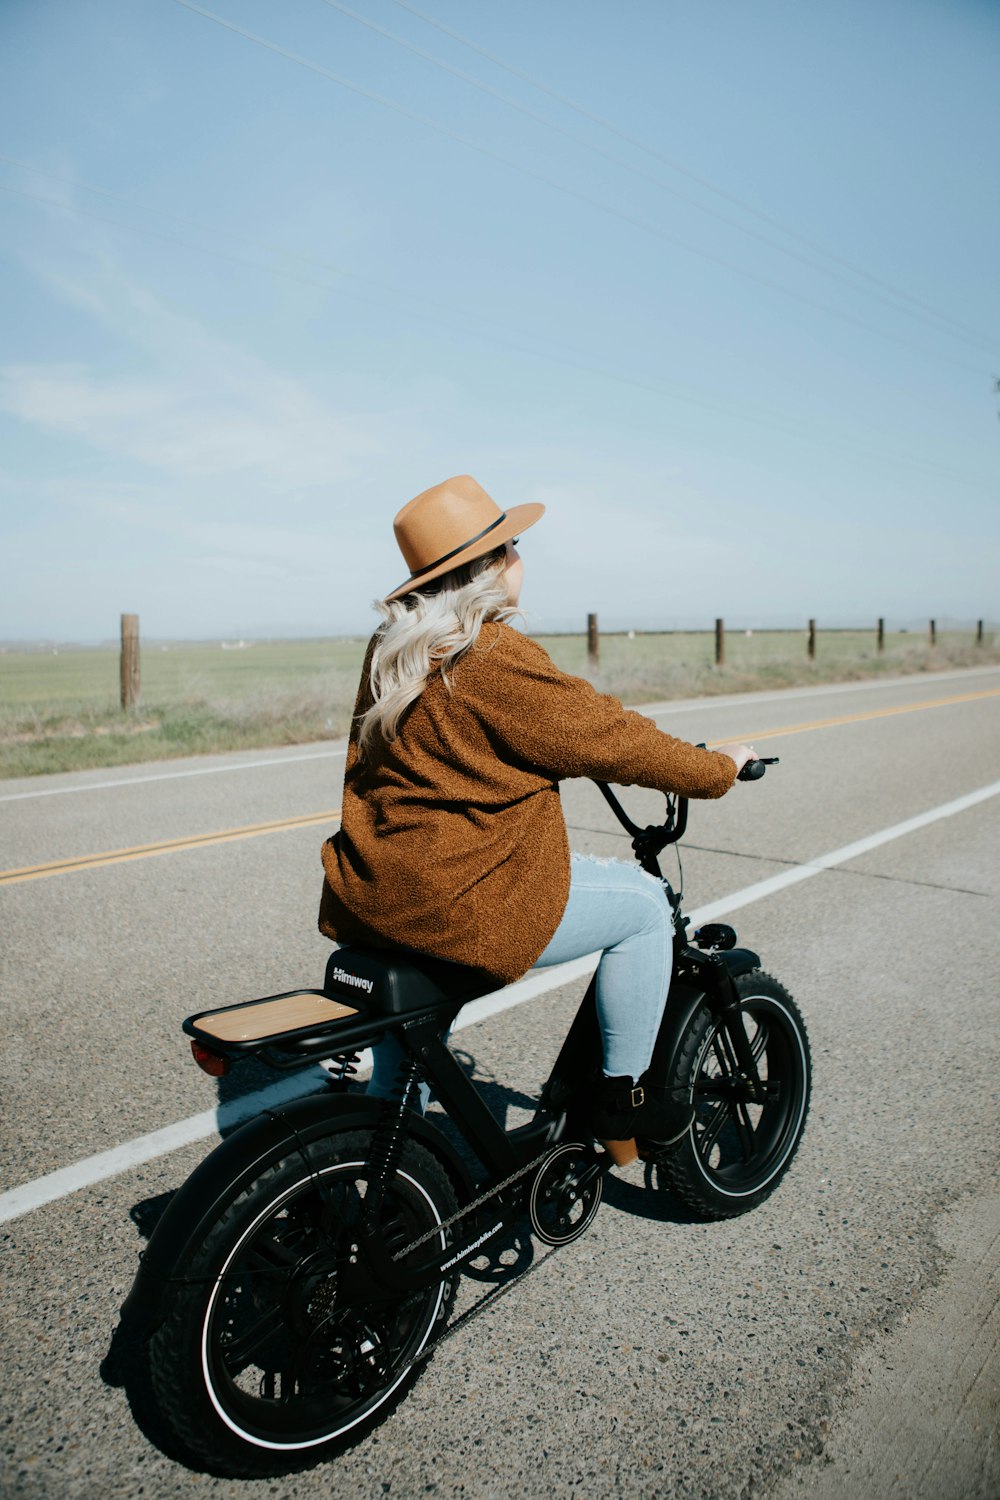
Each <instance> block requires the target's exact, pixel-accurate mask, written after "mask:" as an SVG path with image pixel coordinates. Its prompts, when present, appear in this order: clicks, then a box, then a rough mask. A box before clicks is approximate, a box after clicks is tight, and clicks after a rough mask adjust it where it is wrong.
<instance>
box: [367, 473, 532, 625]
mask: <svg viewBox="0 0 1000 1500" xmlns="http://www.w3.org/2000/svg"><path fill="white" fill-rule="evenodd" d="M544 513H545V506H544V505H536V504H529V505H514V506H511V508H510V510H501V509H500V507H499V505H497V503H496V501H495V500H491V499H490V497H489V495H488V494H487V493H486V491H485V490H484V489H483V487H482V485H481V484H477V483H476V481H475V480H474V479H473V478H472V476H471V474H458V475H456V477H455V478H454V479H446V480H445V481H444V483H443V484H435V485H433V486H432V487H431V488H430V489H429V490H424V492H423V494H420V495H417V497H416V499H414V500H410V501H409V502H408V503H407V504H406V505H404V506H403V509H402V510H401V511H400V512H399V514H398V516H397V517H396V519H395V521H393V523H392V529H393V531H394V532H395V533H396V541H397V542H398V543H399V550H400V552H402V554H403V559H404V561H405V562H406V564H407V566H408V567H409V569H410V576H409V578H408V579H407V580H406V582H405V583H401V584H400V585H399V588H398V589H393V591H392V593H391V594H387V595H386V600H389V599H401V598H402V596H403V595H404V594H409V593H412V591H413V590H414V589H419V588H422V587H423V586H424V584H425V583H430V582H431V580H432V579H434V578H440V577H441V574H442V573H448V572H450V571H451V569H452V568H458V567H461V565H462V563H467V562H471V561H472V559H473V558H474V557H484V556H485V555H486V553H487V552H492V551H493V549H494V547H501V546H502V545H503V543H504V542H509V541H510V540H511V538H512V537H515V536H517V535H518V533H519V532H522V531H526V530H527V529H528V527H529V526H534V524H535V522H536V521H537V520H538V519H539V517H540V516H542V515H543V514H544Z"/></svg>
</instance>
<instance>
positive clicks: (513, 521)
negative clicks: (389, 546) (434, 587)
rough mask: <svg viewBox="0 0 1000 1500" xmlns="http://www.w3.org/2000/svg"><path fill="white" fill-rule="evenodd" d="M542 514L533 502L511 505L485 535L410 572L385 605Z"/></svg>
mask: <svg viewBox="0 0 1000 1500" xmlns="http://www.w3.org/2000/svg"><path fill="white" fill-rule="evenodd" d="M544 514H545V506H544V505H539V504H538V503H537V502H534V501H529V502H528V503H527V504H526V505H512V506H511V507H510V509H509V510H508V511H507V512H506V515H505V517H504V520H503V522H502V524H501V525H500V526H498V527H497V528H496V529H495V530H494V531H491V532H490V534H489V536H487V537H481V538H480V539H479V540H478V541H476V542H471V543H470V544H469V546H468V547H464V548H463V549H462V551H461V552H456V553H455V555H454V556H453V557H449V558H447V559H446V560H445V561H444V562H442V563H439V564H438V565H437V567H434V568H429V569H428V570H427V572H426V573H421V574H420V576H419V577H417V578H415V577H414V576H413V574H412V573H411V575H410V577H409V578H408V579H407V580H406V582H405V583H401V584H400V585H399V588H398V589H393V591H392V593H391V594H386V596H385V602H386V604H388V603H389V601H390V600H391V599H402V598H403V596H404V595H405V594H412V593H414V591H415V590H417V589H422V588H424V586H425V585H426V584H428V583H431V582H433V580H434V579H435V578H440V577H441V576H442V574H444V573H450V572H451V571H452V569H454V568H460V567H461V566H462V564H463V563H467V562H472V561H473V559H474V558H476V557H485V556H486V554H487V553H488V552H493V551H494V550H495V549H496V548H497V547H502V546H503V544H504V543H505V542H509V541H510V540H511V538H512V537H515V536H518V535H520V533H521V532H522V531H527V529H528V527H529V526H534V524H535V522H536V521H540V520H541V518H542V516H543V515H544Z"/></svg>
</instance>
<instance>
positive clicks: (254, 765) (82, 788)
mask: <svg viewBox="0 0 1000 1500" xmlns="http://www.w3.org/2000/svg"><path fill="white" fill-rule="evenodd" d="M346 754H347V745H346V742H345V744H343V745H342V746H341V747H340V749H338V750H319V751H313V752H312V753H311V754H308V755H276V756H274V757H273V759H271V760H246V761H243V762H242V763H241V764H239V765H236V766H198V767H196V768H195V770H193V771H158V772H157V773H156V775H155V776H123V777H121V778H120V779H119V780H116V781H85V782H83V783H82V784H81V785H78V786H77V785H74V786H49V787H40V788H39V789H38V791H37V792H36V791H31V792H9V793H8V794H7V795H6V796H3V797H0V802H26V801H27V800H28V798H30V797H65V796H68V795H69V793H70V792H103V791H106V790H107V788H108V787H116V786H147V785H148V784H149V783H150V782H151V781H180V780H181V779H182V778H183V777H185V776H221V775H224V774H225V772H226V771H256V770H257V769H258V767H260V766H287V765H288V764H289V763H290V762H292V761H296V760H332V759H334V758H335V757H336V756H338V755H346Z"/></svg>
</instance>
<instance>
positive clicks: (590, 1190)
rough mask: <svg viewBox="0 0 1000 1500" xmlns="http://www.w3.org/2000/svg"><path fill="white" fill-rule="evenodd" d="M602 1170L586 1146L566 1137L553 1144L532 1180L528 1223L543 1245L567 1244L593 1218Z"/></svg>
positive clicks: (582, 1230) (601, 1179)
mask: <svg viewBox="0 0 1000 1500" xmlns="http://www.w3.org/2000/svg"><path fill="white" fill-rule="evenodd" d="M603 1190H604V1174H603V1173H602V1172H601V1170H600V1168H599V1167H598V1165H597V1157H596V1155H595V1153H594V1151H593V1150H592V1149H591V1147H589V1146H584V1145H581V1144H580V1143H579V1142H578V1141H567V1142H566V1143H565V1144H564V1145H562V1146H556V1147H555V1149H554V1150H553V1151H552V1152H550V1154H549V1155H548V1156H547V1157H546V1159H545V1161H544V1162H543V1163H542V1165H541V1166H540V1167H539V1169H538V1172H537V1174H536V1175H535V1180H534V1181H533V1183H532V1184H531V1193H530V1195H529V1199H528V1214H529V1217H530V1219H531V1227H532V1229H533V1231H534V1232H535V1234H537V1236H538V1238H539V1239H540V1240H542V1241H544V1243H545V1244H546V1245H568V1244H569V1243H570V1241H571V1240H575V1239H578V1238H579V1236H580V1235H581V1234H583V1233H584V1231H585V1230H587V1229H589V1228H590V1226H591V1224H592V1223H593V1221H594V1215H595V1214H596V1213H597V1210H598V1208H600V1206H601V1194H602V1192H603Z"/></svg>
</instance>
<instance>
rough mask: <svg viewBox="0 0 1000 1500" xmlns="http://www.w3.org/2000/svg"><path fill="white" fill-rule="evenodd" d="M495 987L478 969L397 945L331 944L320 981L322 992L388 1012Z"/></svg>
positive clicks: (456, 1000) (461, 1000)
mask: <svg viewBox="0 0 1000 1500" xmlns="http://www.w3.org/2000/svg"><path fill="white" fill-rule="evenodd" d="M498 988H499V986H498V985H497V982H496V980H495V979H493V978H491V977H490V976H489V975H488V974H484V973H483V971H482V969H470V968H467V967H466V966H465V965H464V964H453V963H450V962H449V961H448V960H447V959H444V958H431V957H430V956H429V955H427V954H424V953H414V952H411V951H410V950H409V949H397V948H337V949H336V950H335V951H334V952H333V953H331V954H330V957H329V959H328V960H327V965H326V975H325V977H324V980H323V989H324V992H325V993H326V994H328V995H333V996H335V997H336V998H337V999H338V1000H346V999H352V1000H353V1001H354V1002H355V1003H357V1001H359V1000H361V1001H364V1002H366V1003H367V1004H368V1005H370V1006H371V1007H372V1009H373V1010H379V1011H382V1013H383V1014H384V1015H389V1016H403V1015H409V1014H410V1013H411V1012H416V1011H420V1010H430V1009H432V1008H433V1007H434V1006H437V1005H453V1006H460V1005H464V1004H465V1002H466V1001H467V1000H475V999H476V998H477V997H478V996H479V995H488V994H490V993H491V992H492V991H493V990H496V989H498Z"/></svg>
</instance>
